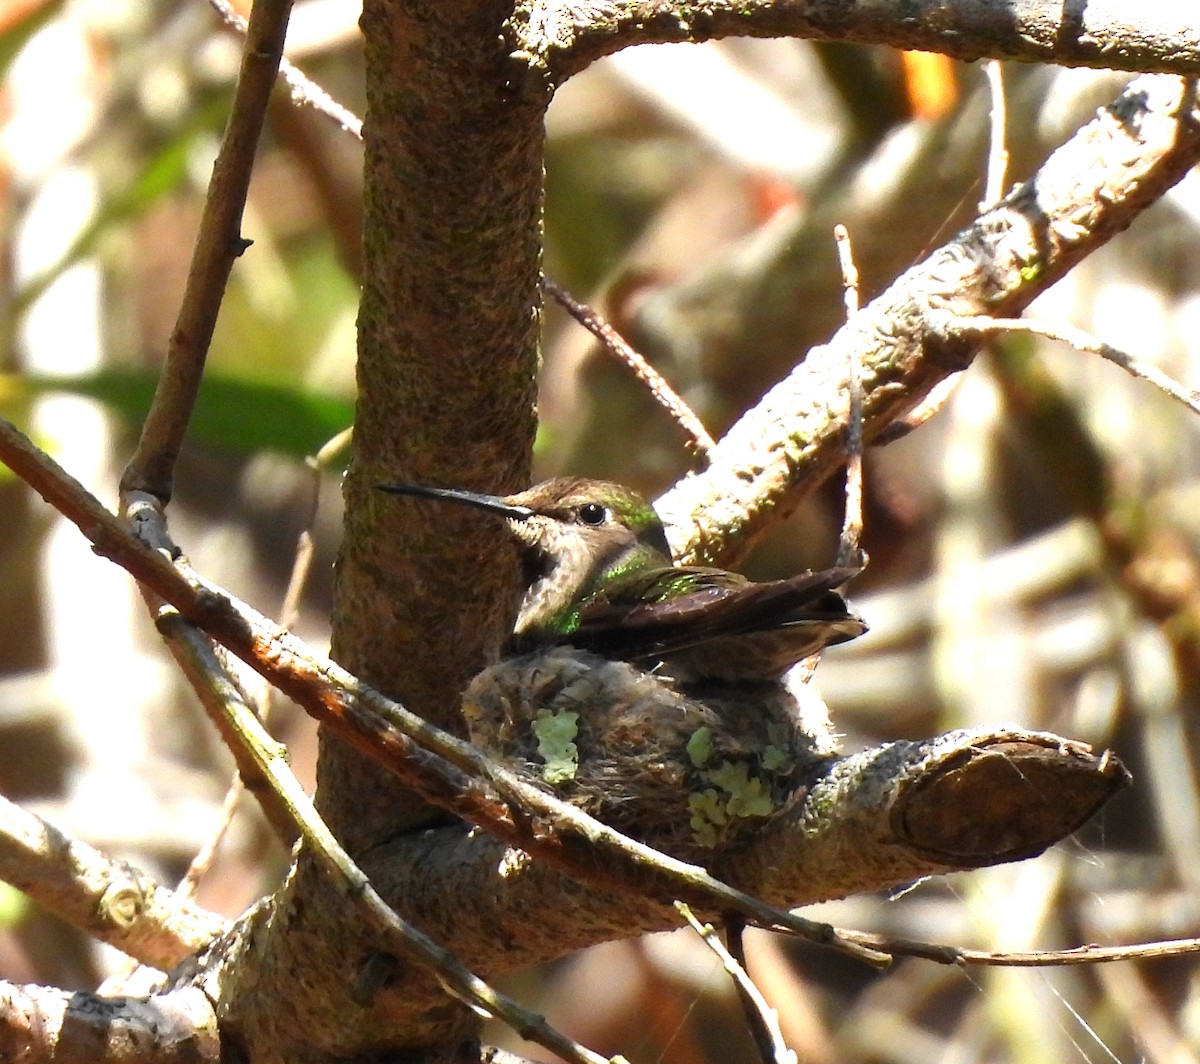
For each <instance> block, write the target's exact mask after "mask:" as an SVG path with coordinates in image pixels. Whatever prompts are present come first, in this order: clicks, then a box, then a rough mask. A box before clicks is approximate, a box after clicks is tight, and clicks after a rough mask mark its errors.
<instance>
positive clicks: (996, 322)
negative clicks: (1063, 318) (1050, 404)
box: [946, 315, 1200, 414]
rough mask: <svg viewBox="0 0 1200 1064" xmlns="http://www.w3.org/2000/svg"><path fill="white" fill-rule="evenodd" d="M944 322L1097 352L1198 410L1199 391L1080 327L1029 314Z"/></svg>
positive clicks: (975, 332)
mask: <svg viewBox="0 0 1200 1064" xmlns="http://www.w3.org/2000/svg"><path fill="white" fill-rule="evenodd" d="M946 325H947V328H948V329H950V330H951V331H952V332H958V333H963V334H968V335H971V336H985V337H986V336H994V335H997V334H999V333H1011V332H1023V333H1031V334H1032V335H1034V336H1044V337H1045V338H1046V339H1047V340H1057V341H1059V342H1060V343H1064V344H1067V345H1069V346H1071V347H1074V348H1076V349H1077V350H1079V351H1087V352H1089V353H1090V354H1094V355H1100V356H1101V357H1102V358H1106V359H1108V360H1109V361H1110V362H1114V363H1116V364H1117V365H1118V366H1120V367H1121V368H1122V369H1123V370H1125V372H1126V373H1129V374H1130V375H1132V376H1134V377H1140V378H1141V379H1142V380H1144V381H1148V382H1149V383H1150V384H1153V385H1154V386H1155V387H1156V388H1158V389H1159V391H1161V392H1163V393H1165V394H1166V395H1169V396H1170V397H1171V398H1172V399H1175V400H1176V401H1178V402H1180V403H1183V405H1184V406H1186V407H1187V408H1188V409H1189V410H1191V411H1192V413H1194V414H1200V391H1197V390H1196V389H1193V388H1185V387H1184V386H1183V385H1182V384H1180V383H1179V382H1178V381H1176V380H1174V379H1173V378H1172V377H1169V376H1168V375H1167V374H1165V373H1164V372H1163V371H1162V370H1161V369H1159V368H1158V367H1157V366H1152V365H1151V364H1150V363H1149V362H1144V361H1142V360H1141V359H1139V358H1136V357H1134V356H1133V355H1130V354H1128V353H1126V352H1125V351H1121V350H1120V349H1119V348H1116V347H1113V346H1112V345H1111V344H1107V343H1105V342H1104V341H1103V340H1101V339H1100V338H1099V337H1097V336H1094V335H1092V334H1091V333H1089V332H1085V331H1084V330H1083V329H1076V328H1075V327H1074V326H1071V325H1055V324H1053V323H1050V322H1043V321H1037V320H1034V319H1032V318H989V317H985V316H982V315H980V316H975V317H969V318H963V317H952V318H950V319H948V321H947V322H946Z"/></svg>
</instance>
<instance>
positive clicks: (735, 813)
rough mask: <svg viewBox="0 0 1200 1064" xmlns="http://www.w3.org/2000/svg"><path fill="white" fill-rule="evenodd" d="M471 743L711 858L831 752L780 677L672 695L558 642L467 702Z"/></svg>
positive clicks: (772, 809) (799, 788) (486, 681)
mask: <svg viewBox="0 0 1200 1064" xmlns="http://www.w3.org/2000/svg"><path fill="white" fill-rule="evenodd" d="M463 709H464V714H465V716H466V720H467V726H468V730H469V733H470V736H471V740H472V742H474V743H475V744H476V745H477V746H479V747H481V748H482V749H483V750H485V751H486V752H488V753H489V754H490V755H491V756H493V757H495V758H496V759H497V760H500V761H501V762H503V763H504V764H505V765H506V766H507V767H508V768H510V769H514V770H516V771H518V772H521V773H522V774H523V775H525V776H527V777H529V778H532V779H533V780H534V781H535V782H537V783H538V784H539V785H541V786H543V787H545V788H546V789H547V790H549V791H551V792H552V793H554V794H556V795H557V796H558V797H560V798H563V799H564V800H566V801H569V802H571V803H572V804H574V805H577V806H579V807H580V808H581V809H583V810H585V811H586V812H588V813H590V814H591V815H593V816H595V817H596V818H597V819H599V820H602V821H604V822H605V823H607V824H610V825H611V826H613V827H615V828H617V829H618V830H620V831H623V832H625V833H626V834H629V835H632V836H634V837H635V838H638V839H640V840H642V841H643V842H646V843H649V844H650V845H652V846H655V847H657V848H658V849H661V850H663V851H664V852H666V853H669V854H671V855H673V856H676V857H680V858H682V859H684V860H692V861H700V862H702V863H704V862H709V861H711V860H713V859H714V858H715V857H717V856H720V855H722V854H724V853H726V852H728V851H730V850H732V849H734V848H736V847H738V846H739V845H742V844H744V843H746V842H748V841H749V840H750V839H752V838H753V837H754V836H755V835H757V834H758V833H759V832H761V831H762V829H763V827H764V826H765V825H766V824H768V823H770V822H771V821H772V820H773V819H775V818H776V817H778V816H779V815H780V814H781V813H783V812H785V811H786V810H787V809H789V808H790V807H791V806H792V805H794V804H795V802H796V801H797V800H798V799H799V798H800V797H802V796H803V794H804V780H805V779H806V778H807V775H808V773H809V772H810V771H811V770H812V768H813V766H814V764H816V763H818V762H820V761H822V760H823V756H822V755H824V754H826V753H828V750H827V748H826V747H824V746H823V745H822V741H821V739H822V738H827V737H818V738H814V736H813V735H811V734H809V733H807V732H806V731H805V729H804V727H803V726H802V724H801V720H800V708H799V706H798V704H797V701H796V699H795V698H794V696H793V695H792V693H791V692H790V691H789V690H788V688H787V687H786V686H785V685H784V684H782V683H769V684H760V685H754V686H744V687H722V688H719V689H718V688H712V687H710V688H708V689H705V690H703V691H694V690H688V691H683V690H677V689H676V688H675V687H673V686H672V685H671V684H670V683H669V682H668V681H665V680H662V679H659V678H658V677H655V676H654V675H652V674H649V673H646V672H643V671H641V670H639V669H637V668H635V667H633V666H632V665H629V664H627V663H625V662H620V661H610V660H607V659H605V658H601V657H598V656H597V655H595V654H590V653H588V652H586V651H580V650H575V649H574V648H571V647H555V648H551V649H549V650H544V651H539V652H537V653H534V654H528V655H524V656H522V657H518V658H511V659H507V660H504V661H501V662H499V663H498V664H496V665H493V666H491V667H490V668H488V669H486V670H484V671H483V672H482V673H480V675H479V676H477V677H476V678H475V680H474V681H473V682H472V683H471V685H470V687H469V688H468V690H467V692H466V695H465V696H464V702H463Z"/></svg>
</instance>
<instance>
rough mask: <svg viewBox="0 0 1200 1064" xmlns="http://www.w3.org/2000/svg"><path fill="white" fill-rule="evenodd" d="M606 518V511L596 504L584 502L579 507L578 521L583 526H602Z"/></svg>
mask: <svg viewBox="0 0 1200 1064" xmlns="http://www.w3.org/2000/svg"><path fill="white" fill-rule="evenodd" d="M607 518H608V511H607V510H606V509H605V508H604V507H603V506H601V505H600V504H599V503H598V502H585V503H584V504H583V505H582V506H581V507H579V520H580V521H581V522H582V523H583V524H585V525H602V524H604V522H605V520H606V519H607Z"/></svg>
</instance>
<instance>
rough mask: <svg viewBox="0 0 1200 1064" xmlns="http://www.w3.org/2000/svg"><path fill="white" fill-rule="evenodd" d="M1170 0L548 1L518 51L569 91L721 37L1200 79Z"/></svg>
mask: <svg viewBox="0 0 1200 1064" xmlns="http://www.w3.org/2000/svg"><path fill="white" fill-rule="evenodd" d="M1190 15H1192V13H1191V12H1185V10H1184V8H1183V7H1182V6H1181V5H1179V4H1176V3H1172V2H1171V0H1151V2H1149V3H1143V4H1138V5H1136V8H1135V7H1133V6H1131V5H1130V4H1129V3H1128V2H1126V0H1090V2H1088V3H1079V4H1062V3H1052V2H1050V0H1009V2H1007V3H997V2H995V0H951V2H946V0H907V2H905V3H902V4H900V3H896V4H882V3H875V4H863V3H858V2H856V0H824V2H822V3H819V4H814V3H812V2H811V0H750V2H746V0H700V2H689V3H681V2H679V0H572V2H567V3H562V2H559V0H541V2H540V3H539V4H536V5H534V7H533V10H532V13H531V14H530V16H529V18H528V21H527V22H523V23H522V24H520V25H519V27H518V31H519V35H520V37H521V38H522V39H521V42H520V45H519V47H520V48H521V49H522V50H523V51H524V52H525V53H527V54H528V55H529V56H530V57H533V58H534V60H535V62H536V64H537V66H538V67H540V69H541V72H542V76H543V77H544V78H545V79H546V80H547V81H550V82H552V83H553V84H561V83H562V81H564V80H565V79H566V78H568V77H570V76H571V75H572V74H575V73H578V72H579V71H580V70H582V69H583V68H584V67H586V66H588V65H589V64H590V63H592V62H594V61H595V60H597V59H599V58H600V57H601V56H605V55H610V54H611V53H613V52H615V51H618V50H620V49H621V48H627V47H628V46H629V45H632V44H646V43H650V42H659V43H663V42H671V41H693V42H695V41H706V40H711V39H713V38H717V37H804V38H808V39H810V40H817V41H846V42H858V43H860V44H886V45H890V46H892V47H893V48H907V49H915V50H918V51H926V52H942V53H944V54H945V55H949V56H953V57H954V58H956V59H965V60H974V59H983V58H992V59H1015V60H1019V61H1022V62H1028V63H1055V64H1058V65H1059V66H1084V67H1105V68H1111V69H1114V70H1129V71H1140V72H1154V71H1161V72H1169V73H1177V74H1196V73H1200V38H1198V37H1197V36H1196V33H1195V21H1194V16H1193V18H1192V21H1191V25H1189V24H1188V17H1189V16H1190Z"/></svg>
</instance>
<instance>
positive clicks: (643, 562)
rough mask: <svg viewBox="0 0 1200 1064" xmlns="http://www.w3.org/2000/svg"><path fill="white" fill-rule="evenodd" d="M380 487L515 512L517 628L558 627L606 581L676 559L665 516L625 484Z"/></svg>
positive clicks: (575, 480) (578, 481)
mask: <svg viewBox="0 0 1200 1064" xmlns="http://www.w3.org/2000/svg"><path fill="white" fill-rule="evenodd" d="M378 487H379V490H380V491H388V492H392V493H393V494H397V495H416V496H421V497H425V498H435V499H443V500H445V501H447V502H457V503H460V504H462V505H465V506H474V507H476V508H477V509H481V510H487V511H488V512H490V513H494V514H499V515H500V516H502V517H506V518H508V522H509V527H510V528H511V529H512V532H513V535H514V537H515V538H516V539H517V541H518V542H519V543H520V545H521V547H522V552H521V553H522V562H523V570H524V584H525V588H526V592H525V600H524V603H523V605H522V607H521V614H520V616H519V617H518V620H517V632H518V633H519V634H520V633H523V632H538V631H543V630H544V631H546V632H553V631H555V630H556V629H557V627H558V626H559V625H561V624H567V623H569V622H567V621H566V620H565V618H567V617H569V616H570V615H571V613H572V610H573V607H574V606H576V605H578V603H579V602H580V601H581V600H583V599H586V598H587V597H588V596H590V595H592V594H594V593H595V592H596V591H598V590H599V589H600V588H602V587H603V586H604V585H605V582H606V581H608V580H611V579H614V578H616V577H619V576H621V575H624V574H626V573H628V572H631V571H634V570H639V569H643V568H649V567H661V566H665V565H670V564H671V548H670V546H669V545H668V543H667V536H666V533H665V532H664V531H663V525H662V521H661V520H660V519H659V516H658V514H657V513H655V511H654V507H653V506H651V505H650V504H649V503H648V502H647V501H646V500H645V499H643V498H642V497H641V496H640V495H638V494H637V493H636V492H634V491H630V489H629V488H626V487H624V486H622V485H620V484H613V483H611V482H609V481H604V480H589V479H587V478H584V477H557V478H555V479H553V480H547V481H544V482H543V483H541V484H535V485H534V486H533V487H532V488H528V489H526V490H525V491H521V492H517V493H516V494H515V495H483V494H480V493H478V492H471V491H461V490H458V489H456V488H427V487H423V486H421V485H413V484H380V485H378Z"/></svg>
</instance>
